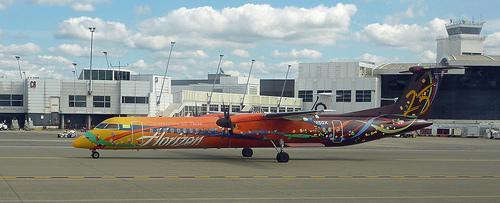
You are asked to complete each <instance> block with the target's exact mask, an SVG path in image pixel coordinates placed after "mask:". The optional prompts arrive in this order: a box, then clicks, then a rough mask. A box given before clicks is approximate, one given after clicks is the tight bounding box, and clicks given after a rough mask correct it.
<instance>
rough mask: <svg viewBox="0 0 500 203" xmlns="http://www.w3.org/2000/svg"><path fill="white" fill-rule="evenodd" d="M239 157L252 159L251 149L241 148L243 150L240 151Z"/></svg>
mask: <svg viewBox="0 0 500 203" xmlns="http://www.w3.org/2000/svg"><path fill="white" fill-rule="evenodd" d="M241 155H243V157H252V155H253V150H252V149H251V148H243V150H241Z"/></svg>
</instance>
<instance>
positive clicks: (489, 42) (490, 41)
mask: <svg viewBox="0 0 500 203" xmlns="http://www.w3.org/2000/svg"><path fill="white" fill-rule="evenodd" d="M484 46H485V47H489V48H499V47H500V32H495V33H493V34H489V35H488V36H487V37H486V40H485V41H484Z"/></svg>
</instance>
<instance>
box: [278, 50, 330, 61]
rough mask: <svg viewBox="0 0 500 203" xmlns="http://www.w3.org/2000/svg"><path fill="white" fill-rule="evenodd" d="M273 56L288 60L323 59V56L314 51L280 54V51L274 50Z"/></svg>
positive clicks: (293, 51)
mask: <svg viewBox="0 0 500 203" xmlns="http://www.w3.org/2000/svg"><path fill="white" fill-rule="evenodd" d="M273 55H274V56H279V57H288V58H307V59H318V58H321V56H322V55H323V54H322V53H321V52H319V51H316V50H313V49H302V50H296V49H292V50H291V51H290V52H280V51H278V50H274V51H273Z"/></svg>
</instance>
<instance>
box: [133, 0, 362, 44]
mask: <svg viewBox="0 0 500 203" xmlns="http://www.w3.org/2000/svg"><path fill="white" fill-rule="evenodd" d="M356 10H357V9H356V6H355V5H353V4H341V3H339V4H337V5H336V6H333V7H325V6H317V7H314V8H297V7H284V8H274V7H272V6H270V5H267V4H245V5H242V6H240V7H226V8H223V9H221V10H216V9H214V8H212V7H197V8H184V7H183V8H179V9H176V10H173V11H171V12H169V13H168V14H167V15H166V16H162V17H158V18H153V19H149V20H146V21H143V22H142V23H140V26H139V30H140V31H141V33H143V34H144V35H163V36H182V38H188V39H189V40H188V41H192V39H195V42H197V43H198V44H199V45H205V46H211V45H214V44H218V43H223V42H226V43H227V42H229V43H235V44H251V43H254V42H257V41H263V40H282V41H286V42H293V43H315V44H321V45H330V44H334V43H335V42H336V40H337V39H338V38H339V37H340V35H342V34H344V33H346V32H347V31H348V30H349V26H350V22H351V17H352V16H353V15H354V13H355V12H356ZM206 42H208V43H206Z"/></svg>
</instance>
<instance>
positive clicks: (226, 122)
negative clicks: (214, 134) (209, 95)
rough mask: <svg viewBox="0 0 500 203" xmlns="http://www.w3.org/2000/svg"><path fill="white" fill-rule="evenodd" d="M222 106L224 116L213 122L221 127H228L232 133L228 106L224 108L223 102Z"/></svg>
mask: <svg viewBox="0 0 500 203" xmlns="http://www.w3.org/2000/svg"><path fill="white" fill-rule="evenodd" d="M222 106H223V108H224V109H223V112H224V117H222V118H219V119H218V120H217V121H216V122H215V123H216V124H217V125H218V126H220V127H222V128H229V133H231V134H233V128H234V125H233V122H231V116H230V115H229V108H225V106H226V105H224V103H223V104H222Z"/></svg>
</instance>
